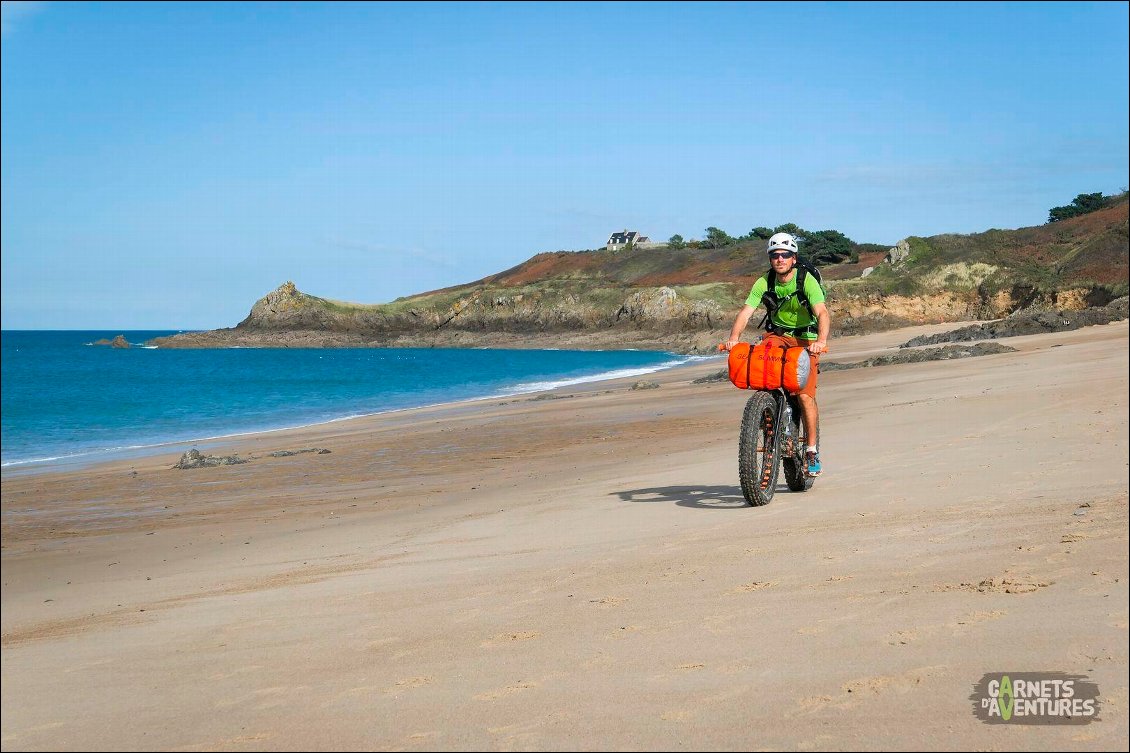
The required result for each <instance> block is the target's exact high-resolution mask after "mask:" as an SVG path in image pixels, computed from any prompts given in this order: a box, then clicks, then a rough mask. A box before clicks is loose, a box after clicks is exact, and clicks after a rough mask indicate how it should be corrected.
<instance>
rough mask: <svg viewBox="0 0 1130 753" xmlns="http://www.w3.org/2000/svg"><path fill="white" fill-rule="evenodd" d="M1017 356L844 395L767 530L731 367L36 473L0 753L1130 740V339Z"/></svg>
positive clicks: (27, 503)
mask: <svg viewBox="0 0 1130 753" xmlns="http://www.w3.org/2000/svg"><path fill="white" fill-rule="evenodd" d="M956 326H957V325H935V326H929V327H916V328H910V329H905V330H900V331H897V332H887V333H882V334H878V335H868V336H862V337H856V338H845V339H842V340H839V341H835V342H833V343H832V348H833V352H832V353H831V355H830V356H829V360H835V361H852V360H862V359H864V358H867V357H870V356H873V355H876V354H880V353H884V352H890V349H891V348H893V347H894V346H897V344H899V343H901V342H904V341H905V340H907V339H909V338H910V337H912V336H914V335H917V334H922V333H933V332H940V331H944V330H946V329H953V328H955V327H956ZM1001 342H1002V343H1003V344H1007V345H1009V346H1011V347H1013V348H1017V349H1018V350H1017V352H1014V353H1004V354H999V355H991V356H985V357H980V358H970V359H964V360H957V361H943V362H931V363H920V364H907V365H899V366H887V367H877V368H861V369H854V370H845V371H829V372H827V373H825V374H823V375H822V376H821V380H820V392H819V399H820V404H821V408H822V414H821V422H822V427H823V432H824V434H823V438H822V446H823V462H824V468H825V473H824V475H823V476H822V477H821V478H820V479H819V480H818V481H817V483H816V485H815V486H814V488H813V489H812V490H811V491H810V492H807V493H802V494H798V493H789V492H788V491H787V490H783V491H780V492H779V493H778V494H777V496H775V498H774V499H773V501H772V503H771V504H769V505H768V506H765V507H762V508H750V507H748V506H746V505H745V503H744V500H743V498H742V494H741V490H740V488H739V484H738V478H737V435H738V426H739V424H740V421H741V411H742V407H743V405H744V402H745V400H746V399H747V397H748V394H743V393H742V392H740V391H739V390H737V389H735V388H734V387H733V386H732V385H730V384H729V383H728V382H713V383H704V384H694V383H692V382H693V380H694V379H696V378H698V377H701V376H704V375H707V374H710V373H713V372H716V371H718V369H719V368H721V366H722V362H721V361H712V362H706V363H699V364H696V365H691V366H684V367H679V368H676V369H671V370H668V371H664V372H661V373H658V374H655V375H649V376H647V377H643V378H644V379H647V380H650V381H655V382H657V383H658V384H659V387H658V388H657V389H647V390H632V389H630V388H631V385H632V383H633V382H635V381H637V380H638V379H639V378H633V379H627V380H619V381H606V382H598V383H591V384H586V385H580V386H574V387H567V388H561V389H558V390H556V391H555V392H553V393H547V394H545V395H540V396H522V397H510V398H503V399H498V400H489V401H478V402H474V403H464V404H458V405H450V406H442V407H435V408H426V409H418V410H413V411H405V412H400V413H393V414H387V415H383V416H373V417H368V418H363V419H356V420H352V421H348V422H341V423H335V424H329V425H324V426H321V427H314V428H310V429H304V430H295V431H290V432H283V433H272V434H264V435H258V436H251V437H244V438H240V439H238V440H235V441H232V442H230V443H226V444H224V445H222V446H219V447H211V448H209V449H208V450H207V452H208V453H210V454H230V453H238V454H239V455H240V456H241V457H244V458H251V462H249V463H246V464H243V465H234V466H222V467H214V468H201V469H195V470H183V471H182V470H174V469H172V466H173V464H174V463H175V462H176V461H177V459H178V458H179V455H180V453H179V452H175V453H170V454H161V455H155V456H151V457H147V458H144V459H135V460H128V461H115V462H112V463H105V464H100V465H97V466H93V467H88V468H80V469H71V470H66V471H58V472H50V473H39V474H11V475H6V476H5V477H4V480H3V506H2V510H3V528H2V533H3V549H2V564H3V609H2V651H0V653H2V659H3V662H2V671H3V676H2V696H3V697H2V719H3V723H2V726H3V731H2V744H3V749H4V750H13V751H14V750H148V749H159V750H333V749H349V750H609V749H615V750H684V749H688V750H709V749H726V750H756V749H795V750H838V749H911V748H914V749H927V750H936V749H980V750H1013V749H1022V748H1023V749H1038V750H1060V749H1065V750H1106V749H1126V748H1127V746H1128V713H1127V703H1128V691H1127V686H1128V680H1127V674H1128V656H1127V654H1128V650H1127V641H1128V635H1127V628H1128V616H1130V615H1128V596H1127V593H1128V592H1127V577H1128V572H1127V559H1128V555H1127V538H1128V520H1127V502H1128V467H1127V466H1128V463H1127V457H1128V452H1130V448H1128V436H1127V426H1128V418H1130V412H1128V398H1127V394H1128V352H1130V347H1128V345H1130V337H1128V326H1127V322H1126V321H1122V322H1118V323H1115V324H1110V325H1104V326H1097V327H1088V328H1084V329H1080V330H1076V331H1073V332H1064V333H1058V334H1050V335H1036V336H1028V337H1014V338H1008V339H1007V340H1002V341H1001ZM307 448H322V449H327V450H329V452H328V453H324V454H317V453H303V454H298V455H293V456H289V457H271V456H270V455H269V453H271V452H274V451H279V450H298V449H307ZM782 489H783V480H782ZM990 672H1004V673H1008V672H1014V673H1015V672H1064V673H1069V674H1075V675H1085V676H1087V678H1088V679H1089V680H1090V681H1092V682H1094V683H1096V684H1097V686H1098V688H1099V690H1100V692H1101V695H1100V703H1101V713H1100V715H1099V717H1100V718H1099V719H1098V720H1097V721H1093V722H1091V723H1089V724H1086V725H1071V726H1066V725H1056V726H1019V725H990V724H986V723H984V722H982V721H980V720H978V719H977V718H976V717H975V716H974V714H973V702H972V701H971V700H970V695H971V693H972V692H973V688H974V685H975V684H976V683H977V682H978V681H979V680H981V678H982V677H983V676H984V675H985V674H986V673H990Z"/></svg>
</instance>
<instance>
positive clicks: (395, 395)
mask: <svg viewBox="0 0 1130 753" xmlns="http://www.w3.org/2000/svg"><path fill="white" fill-rule="evenodd" d="M118 334H124V335H125V337H126V339H127V340H128V341H129V342H130V343H132V344H134V347H131V348H128V349H118V348H109V347H104V346H92V345H89V344H88V343H91V342H93V341H95V340H98V339H101V338H107V339H112V338H113V337H114V336H115V335H118ZM169 334H174V331H171V330H169V331H145V332H141V331H134V332H124V333H123V332H121V331H98V332H95V331H29V330H4V331H3V332H2V333H0V346H2V347H0V350H2V352H0V369H2V372H3V373H2V382H0V385H2V398H3V405H2V410H0V423H2V434H3V441H2V444H0V465H2V466H3V468H4V469H5V471H11V470H17V469H27V470H33V469H36V468H46V467H52V466H54V465H56V464H58V463H60V462H93V461H99V460H104V459H109V458H112V457H121V456H128V455H134V454H145V453H146V452H152V451H155V450H156V449H158V448H161V449H169V445H179V444H185V445H188V444H195V443H200V442H203V441H207V440H215V439H219V438H222V437H229V436H233V435H238V434H244V433H249V432H259V431H268V430H273V429H282V428H292V427H298V426H308V425H312V424H319V423H324V422H328V421H335V420H340V419H344V418H349V417H353V416H363V415H369V414H374V413H382V412H386V411H393V410H400V409H405V408H414V407H420V406H425V405H436V404H441V403H449V402H454V401H459V400H467V399H475V398H491V397H501V396H504V395H514V394H521V393H527V392H535V391H538V390H544V389H550V388H552V387H556V386H562V385H568V384H575V383H580V382H589V381H595V380H599V379H607V378H613V377H619V376H633V375H639V374H646V373H649V372H653V371H657V370H660V369H664V368H669V367H671V366H676V365H679V364H681V363H686V362H688V361H692V360H701V359H696V358H695V357H692V356H682V355H675V354H672V353H662V352H655V351H571V350H486V349H482V350H479V349H475V350H467V349H440V348H435V349H430V348H398V349H381V348H347V349H346V348H343V349H265V348H264V349H259V348H224V349H208V350H175V349H173V350H169V349H166V350H162V349H160V348H152V347H141V346H142V345H143V344H144V343H145V342H146V341H148V340H150V339H152V338H154V337H158V336H162V335H169Z"/></svg>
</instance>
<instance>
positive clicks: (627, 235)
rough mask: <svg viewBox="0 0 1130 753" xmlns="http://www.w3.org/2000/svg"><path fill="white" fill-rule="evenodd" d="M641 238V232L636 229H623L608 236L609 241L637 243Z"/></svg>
mask: <svg viewBox="0 0 1130 753" xmlns="http://www.w3.org/2000/svg"><path fill="white" fill-rule="evenodd" d="M639 240H640V234H639V233H638V232H637V231H635V230H621V231H620V232H619V233H613V234H612V235H610V236H608V243H615V244H620V243H635V242H637V241H639Z"/></svg>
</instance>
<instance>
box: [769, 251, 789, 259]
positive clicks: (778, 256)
mask: <svg viewBox="0 0 1130 753" xmlns="http://www.w3.org/2000/svg"><path fill="white" fill-rule="evenodd" d="M794 256H796V254H794V253H793V252H792V251H778V252H775V253H772V254H769V258H770V259H791V258H793V257H794Z"/></svg>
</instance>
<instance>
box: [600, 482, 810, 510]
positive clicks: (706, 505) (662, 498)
mask: <svg viewBox="0 0 1130 753" xmlns="http://www.w3.org/2000/svg"><path fill="white" fill-rule="evenodd" d="M785 488H786V489H787V488H788V487H785ZM613 494H615V495H616V496H618V497H619V498H620V499H622V500H624V501H625V502H674V503H675V504H676V505H679V506H680V507H695V508H698V509H700V510H732V509H734V508H739V507H747V506H748V505H746V501H745V497H744V496H743V495H742V488H741V487H740V486H658V487H653V488H651V489H631V490H629V491H623V492H613Z"/></svg>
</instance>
